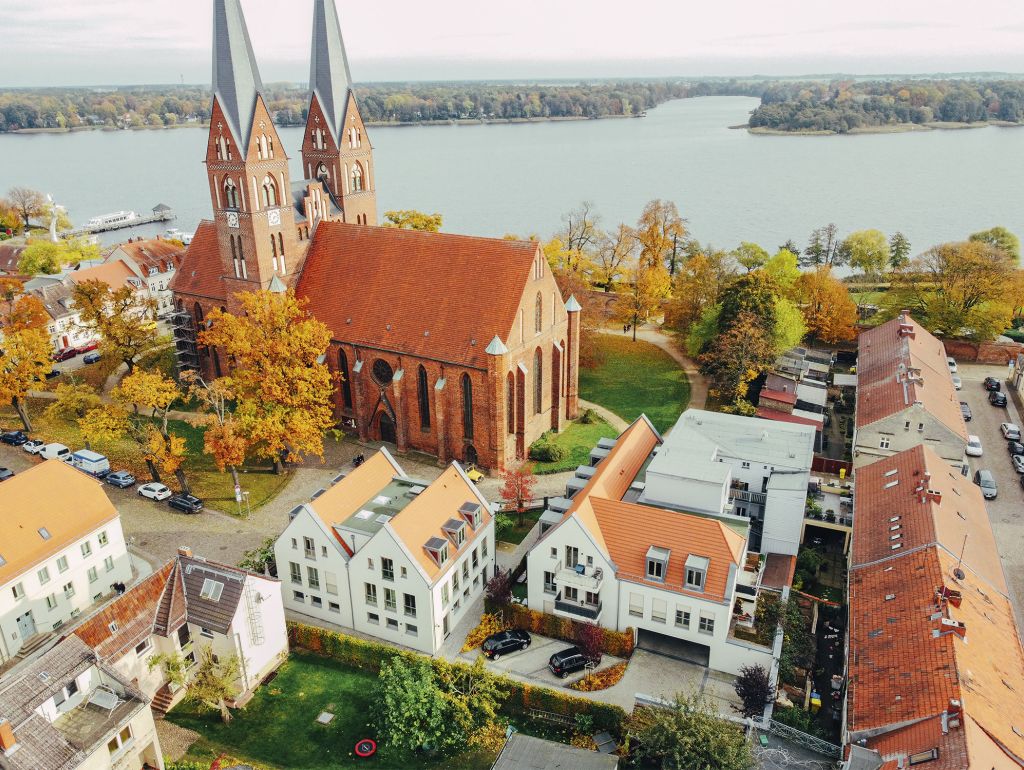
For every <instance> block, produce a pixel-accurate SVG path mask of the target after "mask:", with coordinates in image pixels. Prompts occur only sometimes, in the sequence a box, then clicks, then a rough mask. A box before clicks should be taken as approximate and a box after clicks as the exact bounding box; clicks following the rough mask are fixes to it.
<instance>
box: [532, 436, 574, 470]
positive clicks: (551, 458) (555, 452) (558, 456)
mask: <svg viewBox="0 0 1024 770" xmlns="http://www.w3.org/2000/svg"><path fill="white" fill-rule="evenodd" d="M568 453H569V450H568V449H566V448H565V447H564V446H562V445H561V444H556V443H555V442H554V441H551V439H550V437H549V436H548V434H546V433H545V434H544V435H543V436H541V437H540V438H539V439H537V440H536V441H534V442H533V444H532V445H531V446H530V459H531V460H536V461H537V462H541V463H557V462H561V461H562V460H564V459H565V458H566V456H567V455H568Z"/></svg>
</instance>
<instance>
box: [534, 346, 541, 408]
mask: <svg viewBox="0 0 1024 770" xmlns="http://www.w3.org/2000/svg"><path fill="white" fill-rule="evenodd" d="M543 409H544V354H543V353H541V352H540V348H537V350H536V352H534V354H533V411H534V413H535V414H540V413H541V412H542V411H543Z"/></svg>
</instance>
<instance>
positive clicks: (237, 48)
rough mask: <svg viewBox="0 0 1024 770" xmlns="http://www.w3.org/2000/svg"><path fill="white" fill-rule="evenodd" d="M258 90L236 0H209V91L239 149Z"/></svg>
mask: <svg viewBox="0 0 1024 770" xmlns="http://www.w3.org/2000/svg"><path fill="white" fill-rule="evenodd" d="M262 90H263V81H262V80H261V79H260V71H259V69H257V67H256V56H255V55H254V54H253V51H252V43H251V42H250V41H249V30H248V29H247V28H246V26H245V16H244V15H243V14H242V6H241V4H240V2H239V0H213V94H214V97H215V98H216V99H217V102H218V104H220V107H221V110H223V111H224V117H225V118H226V119H227V122H228V126H229V128H230V129H231V133H232V134H234V137H235V141H236V142H238V144H239V146H240V148H242V151H243V152H244V150H245V148H246V147H248V146H249V134H250V132H251V131H252V120H253V112H254V110H255V107H256V96H257V94H259V92H260V91H262Z"/></svg>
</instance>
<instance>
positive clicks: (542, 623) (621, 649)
mask: <svg viewBox="0 0 1024 770" xmlns="http://www.w3.org/2000/svg"><path fill="white" fill-rule="evenodd" d="M485 608H486V611H487V612H496V613H499V614H501V615H502V618H503V621H504V626H505V628H521V629H523V630H524V631H529V632H530V633H533V634H540V635H541V636H549V637H551V638H552V639H561V640H562V641H563V642H570V643H572V644H576V642H577V640H578V639H579V638H580V627H581V626H588V627H593V628H599V629H600V630H601V652H602V653H604V654H605V655H612V656H614V657H616V658H628V657H630V656H631V655H632V654H633V644H634V641H633V629H632V628H627V629H626V630H625V631H615V630H613V629H610V628H605V627H604V626H592V625H591V624H590V623H580V622H578V621H575V620H571V619H570V618H563V617H559V616H557V615H547V614H545V613H543V612H537V611H536V610H531V609H530V608H529V607H526V606H524V605H522V604H508V605H505V606H504V607H498V606H494V605H493V604H492V603H491V602H489V601H486V602H485Z"/></svg>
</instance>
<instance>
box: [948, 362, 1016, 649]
mask: <svg viewBox="0 0 1024 770" xmlns="http://www.w3.org/2000/svg"><path fill="white" fill-rule="evenodd" d="M959 374H960V378H961V379H962V380H963V390H961V391H960V394H959V395H960V400H961V401H966V402H967V403H968V404H969V405H970V407H971V412H972V413H973V416H972V419H971V421H970V422H969V423H967V432H968V433H972V434H974V435H977V436H978V437H979V438H980V439H981V445H982V448H983V449H984V454H983V455H982V456H981V457H972V458H971V474H972V476H973V473H974V471H975V470H977V469H979V468H987V469H989V470H990V471H992V475H994V476H995V479H996V483H997V484H998V485H999V496H998V497H996V499H995V500H989V501H988V502H987V503H986V505H987V507H988V517H989V521H990V522H991V523H992V531H993V532H994V533H995V538H996V543H997V544H998V546H999V553H1000V558H1001V560H1002V564H1003V571H1004V572H1005V573H1006V582H1007V584H1008V586H1009V589H1010V599H1011V600H1012V601H1013V606H1014V609H1015V614H1016V617H1017V627H1018V628H1019V629H1024V612H1022V611H1021V610H1022V606H1021V599H1022V598H1024V489H1021V486H1020V480H1019V476H1018V474H1017V472H1016V471H1015V470H1014V469H1013V465H1011V464H1010V456H1009V454H1008V453H1007V451H1006V440H1005V439H1004V438H1003V435H1002V433H1001V432H1000V430H999V425H1000V423H1003V422H1014V423H1016V424H1017V425H1022V422H1021V416H1020V414H1019V413H1018V411H1017V408H1016V406H1015V405H1014V403H1013V399H1008V401H1009V403H1008V406H1007V408H1006V409H1001V408H998V407H994V406H992V405H991V404H989V403H988V393H987V392H986V391H985V389H984V387H983V386H982V384H981V383H982V381H983V380H984V379H985V378H986V377H989V376H992V377H998V378H999V379H1000V380H1002V382H1003V390H1004V392H1005V390H1006V381H1005V378H1006V367H1005V366H988V365H982V364H961V365H959Z"/></svg>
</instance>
